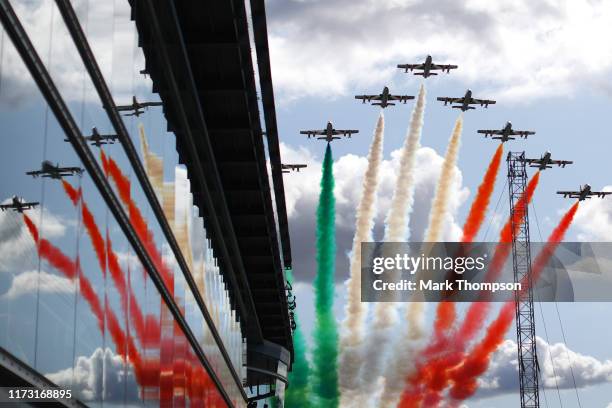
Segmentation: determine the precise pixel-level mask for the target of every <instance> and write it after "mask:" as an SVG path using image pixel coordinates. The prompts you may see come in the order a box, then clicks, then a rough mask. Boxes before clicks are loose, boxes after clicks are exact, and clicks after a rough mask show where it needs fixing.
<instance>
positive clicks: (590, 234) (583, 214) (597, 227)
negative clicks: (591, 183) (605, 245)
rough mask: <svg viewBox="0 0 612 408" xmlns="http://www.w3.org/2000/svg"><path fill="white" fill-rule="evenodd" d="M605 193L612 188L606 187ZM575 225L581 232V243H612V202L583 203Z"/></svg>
mask: <svg viewBox="0 0 612 408" xmlns="http://www.w3.org/2000/svg"><path fill="white" fill-rule="evenodd" d="M594 190H595V189H594ZM598 191H599V190H598ZM603 191H612V186H605V187H604V188H603ZM573 225H574V227H575V228H577V229H578V230H579V231H580V232H579V233H578V240H580V241H590V242H593V241H595V242H599V241H604V242H608V241H612V201H611V200H609V199H604V200H602V199H600V198H592V199H590V200H587V201H582V202H581V203H580V208H579V209H578V212H577V213H576V217H575V220H574V223H573Z"/></svg>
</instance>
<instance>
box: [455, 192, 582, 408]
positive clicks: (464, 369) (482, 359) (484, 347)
mask: <svg viewBox="0 0 612 408" xmlns="http://www.w3.org/2000/svg"><path fill="white" fill-rule="evenodd" d="M578 204H579V203H578V202H577V203H575V204H574V205H573V206H572V207H571V208H570V209H569V210H568V211H567V212H566V213H565V215H564V216H563V218H562V219H561V221H560V222H559V225H558V226H557V227H556V228H555V229H554V231H553V232H552V234H551V235H550V237H549V238H548V241H547V243H546V245H545V246H544V248H543V249H542V250H541V251H540V253H539V254H538V256H537V258H536V260H535V261H534V263H533V268H532V271H531V279H532V282H537V280H538V279H539V277H540V274H541V273H542V270H543V269H544V267H545V266H546V265H547V264H548V262H549V261H550V258H551V256H552V255H553V253H554V252H555V250H556V249H557V246H558V245H559V243H560V242H561V241H562V240H563V238H564V236H565V233H566V232H567V229H568V228H569V226H570V225H571V223H572V220H573V219H574V216H575V215H576V211H578ZM521 283H522V285H523V288H524V290H525V289H527V286H528V285H527V284H528V282H527V281H525V280H524V281H523V282H521ZM514 308H515V303H514V302H507V303H505V304H504V306H503V307H502V309H501V310H500V312H499V315H498V317H497V318H496V319H495V321H494V322H493V323H492V324H491V326H489V328H488V329H487V333H486V335H485V337H484V339H483V340H482V341H481V342H480V343H478V344H477V345H476V346H475V347H474V348H473V350H472V352H471V353H470V355H469V357H468V358H467V359H465V360H464V361H463V364H461V365H460V366H459V367H457V368H456V369H454V370H452V371H451V375H450V379H451V381H452V382H453V387H452V388H451V390H450V396H451V397H452V398H453V399H454V400H458V401H462V400H465V399H466V398H469V397H470V396H472V395H473V394H474V393H475V392H476V390H477V388H478V382H477V379H478V377H479V376H480V375H482V374H483V373H484V372H485V371H487V369H488V367H489V362H490V360H491V355H492V354H493V352H494V351H495V350H497V347H499V345H500V344H501V343H502V342H503V340H504V336H505V334H506V332H507V331H508V329H509V328H510V325H511V324H512V321H513V319H514Z"/></svg>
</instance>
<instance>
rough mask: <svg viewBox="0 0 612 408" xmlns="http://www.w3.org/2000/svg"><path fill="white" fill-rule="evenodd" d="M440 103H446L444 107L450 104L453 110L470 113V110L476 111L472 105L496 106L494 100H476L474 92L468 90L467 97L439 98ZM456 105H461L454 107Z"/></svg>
mask: <svg viewBox="0 0 612 408" xmlns="http://www.w3.org/2000/svg"><path fill="white" fill-rule="evenodd" d="M437 99H438V100H439V101H441V102H444V106H446V105H448V104H449V103H450V104H451V105H452V108H453V109H461V110H462V111H463V112H465V111H468V110H470V109H476V108H475V107H473V106H470V105H480V106H484V107H485V108H488V107H489V105H493V104H495V101H494V100H491V99H476V98H472V90H471V89H468V90H467V91H466V92H465V95H464V96H462V97H459V98H449V97H447V96H439V97H438V98H437ZM454 103H458V104H459V105H453V104H454Z"/></svg>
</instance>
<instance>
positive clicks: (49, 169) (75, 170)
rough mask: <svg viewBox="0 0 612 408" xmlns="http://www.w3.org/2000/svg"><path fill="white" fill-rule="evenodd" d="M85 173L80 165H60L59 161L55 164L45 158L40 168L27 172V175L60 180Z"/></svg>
mask: <svg viewBox="0 0 612 408" xmlns="http://www.w3.org/2000/svg"><path fill="white" fill-rule="evenodd" d="M81 174H83V169H82V168H80V167H60V165H59V163H58V164H56V165H53V163H51V162H50V161H49V160H45V161H43V162H42V164H41V165H40V170H33V171H28V172H26V175H28V176H32V177H48V178H52V179H56V180H59V179H61V178H62V177H67V176H75V175H78V176H80V175H81Z"/></svg>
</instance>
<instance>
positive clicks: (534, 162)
mask: <svg viewBox="0 0 612 408" xmlns="http://www.w3.org/2000/svg"><path fill="white" fill-rule="evenodd" d="M521 161H524V162H525V163H527V164H529V167H536V168H537V169H538V170H546V169H552V165H553V164H556V165H557V166H560V167H565V166H566V165H568V164H572V163H573V161H570V160H552V159H551V158H550V152H546V153H544V154H543V155H542V157H540V158H539V159H521Z"/></svg>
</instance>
